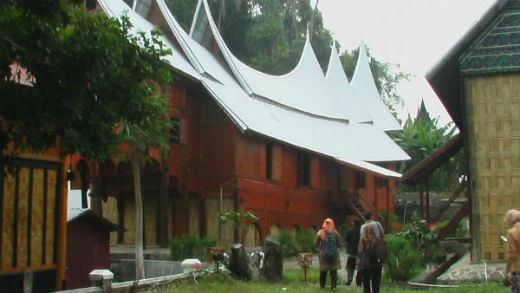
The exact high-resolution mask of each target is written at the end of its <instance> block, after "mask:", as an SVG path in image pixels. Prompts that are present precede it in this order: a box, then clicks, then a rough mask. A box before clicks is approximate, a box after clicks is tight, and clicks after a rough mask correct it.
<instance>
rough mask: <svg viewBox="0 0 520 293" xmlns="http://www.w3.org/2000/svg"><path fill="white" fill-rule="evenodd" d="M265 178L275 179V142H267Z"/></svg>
mask: <svg viewBox="0 0 520 293" xmlns="http://www.w3.org/2000/svg"><path fill="white" fill-rule="evenodd" d="M265 178H267V179H273V144H272V143H270V142H268V143H266V144H265Z"/></svg>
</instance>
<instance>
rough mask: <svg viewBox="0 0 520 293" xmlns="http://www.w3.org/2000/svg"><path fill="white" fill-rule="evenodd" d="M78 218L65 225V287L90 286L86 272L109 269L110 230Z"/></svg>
mask: <svg viewBox="0 0 520 293" xmlns="http://www.w3.org/2000/svg"><path fill="white" fill-rule="evenodd" d="M96 224H97V223H92V222H89V221H86V220H83V219H78V220H77V221H73V222H71V223H70V224H68V225H67V260H66V266H67V276H66V280H67V283H66V284H67V289H74V288H85V287H90V286H91V282H90V280H89V278H88V274H89V273H90V272H91V271H92V270H94V269H110V244H109V243H110V234H109V233H110V231H109V230H104V229H103V227H100V226H101V225H99V224H97V225H96Z"/></svg>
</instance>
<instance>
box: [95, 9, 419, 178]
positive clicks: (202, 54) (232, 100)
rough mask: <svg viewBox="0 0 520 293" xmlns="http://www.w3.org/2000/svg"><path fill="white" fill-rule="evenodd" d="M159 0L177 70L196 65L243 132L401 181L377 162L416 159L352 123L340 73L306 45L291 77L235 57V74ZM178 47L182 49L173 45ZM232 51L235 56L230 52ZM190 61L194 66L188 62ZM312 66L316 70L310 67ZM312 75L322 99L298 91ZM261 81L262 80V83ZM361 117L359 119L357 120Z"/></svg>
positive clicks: (195, 72) (137, 22) (376, 131)
mask: <svg viewBox="0 0 520 293" xmlns="http://www.w3.org/2000/svg"><path fill="white" fill-rule="evenodd" d="M98 1H99V2H100V3H103V5H102V6H103V7H104V8H103V9H104V10H105V11H110V14H109V15H110V16H116V17H117V16H118V15H120V14H121V13H120V12H121V11H122V10H124V9H128V7H127V6H126V4H124V3H123V2H122V1H121V0H98ZM156 1H157V4H158V7H159V8H160V11H161V13H162V14H163V17H164V19H165V20H166V22H167V24H168V26H169V27H170V30H171V32H172V33H173V35H174V37H175V38H177V40H174V41H175V42H174V41H172V42H165V43H166V44H167V45H168V46H172V49H173V50H174V51H173V52H174V54H177V55H180V56H177V58H179V59H180V60H183V61H184V63H183V62H181V61H178V60H177V61H176V62H172V63H171V64H172V66H173V67H174V68H175V69H176V70H178V68H177V66H180V65H182V66H186V64H188V65H189V63H191V64H192V65H193V66H192V67H191V68H184V69H182V70H183V71H184V72H190V74H191V75H192V76H193V77H194V78H196V79H198V80H200V81H201V83H202V85H203V86H204V87H205V88H206V89H207V90H208V92H209V93H210V95H211V96H212V97H213V98H214V100H215V101H216V102H217V103H218V104H219V105H220V107H221V108H222V109H223V111H224V112H225V113H226V114H227V115H228V116H229V117H230V119H232V121H233V122H234V123H235V124H236V125H237V127H238V128H239V129H240V130H241V131H243V132H252V133H256V134H259V135H262V136H266V137H270V138H272V139H274V140H277V141H280V142H284V143H287V144H290V145H293V146H295V147H297V148H301V149H305V150H308V151H311V152H314V153H319V154H322V155H323V156H326V157H330V158H334V159H336V160H338V161H339V162H342V163H345V164H348V165H351V166H354V167H356V168H360V169H363V170H367V171H369V172H372V173H376V174H379V175H382V176H385V177H400V174H399V173H396V172H393V171H390V170H387V169H385V168H382V167H379V166H377V165H374V164H372V163H375V162H391V161H402V160H409V159H410V157H409V156H408V155H407V154H406V153H405V152H404V151H403V150H402V149H401V148H400V147H399V146H398V145H397V144H395V142H393V140H392V139H391V138H390V137H388V135H387V134H386V133H385V132H384V131H382V130H381V129H380V128H377V127H374V126H373V125H370V124H358V123H348V122H347V119H345V117H348V116H347V115H348V111H347V108H348V107H347V106H346V105H347V104H348V103H346V102H345V100H339V99H338V97H339V98H345V97H346V95H341V96H340V95H336V94H334V92H333V91H332V90H328V89H327V88H328V87H330V84H329V83H330V82H332V80H334V79H336V78H337V76H334V75H337V74H338V73H337V72H336V73H334V74H332V73H331V76H330V77H329V78H328V79H325V76H324V75H323V73H322V72H321V69H320V68H319V65H318V63H317V60H316V57H315V56H314V52H313V51H312V48H311V47H310V44H307V45H306V47H305V48H306V49H304V52H303V53H302V58H301V60H300V63H299V65H298V66H297V67H296V68H295V69H294V70H293V71H291V72H290V73H289V74H287V75H284V76H273V75H267V74H264V73H261V72H259V71H256V70H254V69H252V68H250V67H248V66H247V65H245V64H243V63H242V62H240V61H239V60H238V59H236V58H235V57H234V56H233V55H232V54H231V55H229V56H228V57H231V59H232V61H233V64H234V65H235V69H236V70H238V71H233V70H232V69H231V68H230V67H229V66H228V65H229V61H228V60H226V58H224V59H225V60H223V59H222V57H223V56H219V55H215V54H213V53H211V52H210V51H209V50H208V49H206V48H205V47H203V46H202V45H200V44H198V43H197V42H195V40H193V39H192V38H190V37H189V36H188V34H186V32H184V30H183V29H182V28H181V27H180V25H179V24H178V23H177V21H175V18H174V17H173V16H172V15H171V13H170V11H169V10H168V9H167V7H166V5H165V4H164V2H163V0H156ZM105 6H106V8H105ZM124 7H126V8H124ZM165 8H166V9H165ZM128 15H129V17H130V19H131V21H132V23H133V24H134V26H136V27H137V28H139V29H140V30H145V29H149V26H150V24H149V23H148V22H147V21H145V20H143V19H142V18H141V17H140V16H139V15H137V14H135V13H131V12H129V14H128ZM210 22H211V20H210ZM140 26H144V27H146V28H144V27H140ZM217 33H218V32H217ZM177 43H178V44H179V47H180V48H177V47H176V46H175V45H173V44H177ZM182 44H183V45H182ZM181 51H182V53H181ZM228 53H229V54H230V52H228ZM222 55H224V54H222ZM184 56H186V57H187V58H185V57H184ZM174 57H175V56H174ZM188 60H189V63H187V62H188ZM195 64H196V65H195ZM188 67H189V66H188ZM306 67H310V69H309V68H306ZM196 68H198V69H196ZM199 70H200V71H199ZM331 72H332V69H331ZM237 74H240V75H241V76H242V77H244V78H243V79H242V83H241V82H240V79H238V78H236V76H237ZM311 76H313V77H314V78H315V79H318V85H317V86H323V87H324V88H323V92H320V93H319V95H318V93H317V92H316V96H315V92H314V91H313V90H311V89H309V90H308V91H298V90H299V89H300V87H304V88H306V87H307V86H308V84H309V83H312V82H311V81H310V80H309V79H308V78H309V77H311ZM318 77H319V78H318ZM251 78H253V79H254V82H251V81H250V79H251ZM257 78H259V79H260V80H256V79H257ZM262 78H263V79H262ZM345 80H346V78H345ZM282 81H285V82H290V83H291V84H290V85H291V88H292V89H293V90H294V91H298V93H299V95H301V97H299V98H300V99H301V100H305V101H308V102H309V103H312V104H316V105H317V106H320V110H319V111H315V110H314V109H311V108H310V107H309V106H308V105H306V104H305V105H303V104H302V105H300V104H298V103H299V102H301V101H293V100H290V99H286V98H285V97H286V96H284V95H281V94H280V93H278V92H277V91H274V90H272V88H276V86H277V85H278V84H281V83H283V82H282ZM244 82H246V83H248V84H249V83H250V84H252V85H253V87H251V89H257V88H258V91H261V92H262V93H264V94H266V95H268V94H269V95H275V98H268V97H264V95H256V94H252V95H250V94H249V93H248V92H247V88H244V87H243V83H244ZM347 83H348V81H347ZM314 85H316V82H315V83H314ZM262 87H265V88H262ZM338 88H341V87H338ZM279 90H280V91H281V92H283V93H288V96H289V91H284V90H281V89H279ZM324 93H326V94H324ZM291 97H293V96H291ZM331 97H332V98H331ZM277 99H278V100H277ZM334 99H336V100H334ZM316 101H317V102H316ZM327 103H334V106H335V107H337V108H339V106H338V105H342V106H341V107H346V108H344V109H340V110H337V109H330V108H327V107H328V106H321V104H327ZM334 111H335V112H334ZM357 114H359V113H357ZM360 116H361V115H360ZM357 119H358V118H355V120H354V121H356V120H357ZM359 119H360V120H363V119H365V118H359Z"/></svg>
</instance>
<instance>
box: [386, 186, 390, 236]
mask: <svg viewBox="0 0 520 293" xmlns="http://www.w3.org/2000/svg"><path fill="white" fill-rule="evenodd" d="M386 182H387V184H386V232H387V233H389V232H390V230H391V229H390V179H388V180H386Z"/></svg>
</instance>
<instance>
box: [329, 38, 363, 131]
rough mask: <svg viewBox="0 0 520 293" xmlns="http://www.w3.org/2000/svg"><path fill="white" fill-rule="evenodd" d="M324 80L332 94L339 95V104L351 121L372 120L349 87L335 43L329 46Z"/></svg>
mask: <svg viewBox="0 0 520 293" xmlns="http://www.w3.org/2000/svg"><path fill="white" fill-rule="evenodd" d="M325 80H326V81H327V85H328V86H329V88H330V89H331V90H332V91H333V92H334V94H336V95H337V96H338V97H340V104H341V106H342V107H344V108H345V109H347V111H348V116H349V117H350V121H351V122H357V123H372V122H373V118H372V116H370V114H369V113H368V111H367V110H366V109H365V108H364V107H363V106H362V105H361V104H360V103H359V100H358V98H356V97H355V94H354V92H353V91H352V89H351V88H350V84H349V82H348V79H347V75H346V74H345V71H344V70H343V65H341V60H340V59H339V56H338V53H337V52H336V46H335V44H333V45H332V48H331V52H330V58H329V66H328V67H327V73H326V75H325Z"/></svg>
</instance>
